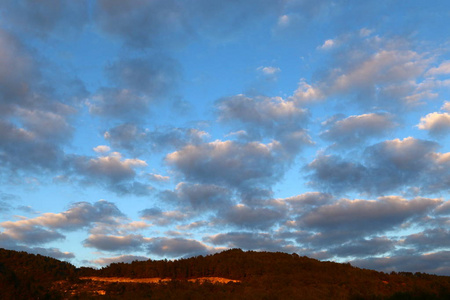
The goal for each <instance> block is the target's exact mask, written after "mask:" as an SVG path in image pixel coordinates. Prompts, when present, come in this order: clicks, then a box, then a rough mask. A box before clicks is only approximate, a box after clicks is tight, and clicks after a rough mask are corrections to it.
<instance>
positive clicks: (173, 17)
mask: <svg viewBox="0 0 450 300" xmlns="http://www.w3.org/2000/svg"><path fill="white" fill-rule="evenodd" d="M185 9H186V6H185V4H184V2H180V1H176V0H156V1H145V0H130V1H120V0H112V1H110V0H100V1H98V3H97V9H96V11H95V20H96V21H97V22H98V24H99V26H100V28H101V29H102V30H103V31H104V32H106V33H108V34H110V35H113V36H115V37H118V38H119V39H121V40H123V41H124V42H125V44H127V45H128V46H131V47H136V48H146V47H159V46H161V45H165V46H173V43H175V45H178V44H180V43H181V44H182V43H183V42H184V41H186V38H187V37H189V31H190V27H189V25H188V23H187V17H188V16H187V15H186V12H185ZM167 35H170V36H171V37H172V38H171V39H167ZM175 37H176V38H175Z"/></svg>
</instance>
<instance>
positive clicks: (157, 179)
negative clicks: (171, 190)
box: [148, 173, 170, 182]
mask: <svg viewBox="0 0 450 300" xmlns="http://www.w3.org/2000/svg"><path fill="white" fill-rule="evenodd" d="M148 177H149V179H150V180H151V181H155V182H168V181H170V177H169V176H163V175H160V174H153V173H151V174H148Z"/></svg>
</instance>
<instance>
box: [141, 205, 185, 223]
mask: <svg viewBox="0 0 450 300" xmlns="http://www.w3.org/2000/svg"><path fill="white" fill-rule="evenodd" d="M139 215H140V217H141V218H142V219H145V220H148V221H150V222H152V223H153V224H156V225H160V226H165V225H169V224H174V223H176V222H179V221H184V220H186V219H189V218H190V217H191V216H190V214H189V213H186V212H183V211H177V210H172V211H162V210H161V209H160V208H158V207H153V208H146V209H144V210H142V211H140V212H139Z"/></svg>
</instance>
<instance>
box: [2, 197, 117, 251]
mask: <svg viewBox="0 0 450 300" xmlns="http://www.w3.org/2000/svg"><path fill="white" fill-rule="evenodd" d="M123 217H124V216H123V214H122V213H121V212H120V211H119V209H118V208H117V207H116V206H115V205H114V204H113V203H111V202H108V201H104V200H101V201H98V202H96V203H94V204H90V203H88V202H78V203H74V204H73V205H72V206H71V207H70V208H69V209H68V210H67V211H64V212H62V213H44V214H41V215H40V216H38V217H35V218H31V219H27V218H23V219H21V220H18V221H7V222H3V223H0V226H1V227H3V228H5V231H4V232H3V233H2V235H3V237H4V238H6V237H7V238H8V239H9V240H11V241H14V244H16V243H17V242H20V243H23V244H25V245H36V244H45V243H49V242H52V241H55V240H60V239H65V236H64V235H62V234H61V233H60V232H58V230H62V231H74V230H78V229H82V228H86V227H91V226H92V225H93V224H94V223H95V224H108V225H109V226H111V225H115V226H117V225H118V221H119V220H120V218H123Z"/></svg>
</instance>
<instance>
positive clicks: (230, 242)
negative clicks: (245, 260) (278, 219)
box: [204, 231, 297, 252]
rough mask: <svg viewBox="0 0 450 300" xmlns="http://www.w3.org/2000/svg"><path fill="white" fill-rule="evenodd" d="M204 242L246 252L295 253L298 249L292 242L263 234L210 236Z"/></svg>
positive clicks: (239, 233) (242, 233)
mask: <svg viewBox="0 0 450 300" xmlns="http://www.w3.org/2000/svg"><path fill="white" fill-rule="evenodd" d="M204 240H205V241H206V242H208V243H211V244H213V245H216V246H219V245H225V246H226V247H228V248H241V249H244V250H265V251H285V252H295V251H296V250H297V249H296V247H295V246H293V245H292V244H291V243H290V242H288V241H286V240H284V239H279V238H276V237H274V236H273V235H272V234H269V233H263V232H260V233H258V232H248V231H243V232H228V233H220V234H217V235H213V236H208V237H206V238H204Z"/></svg>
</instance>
